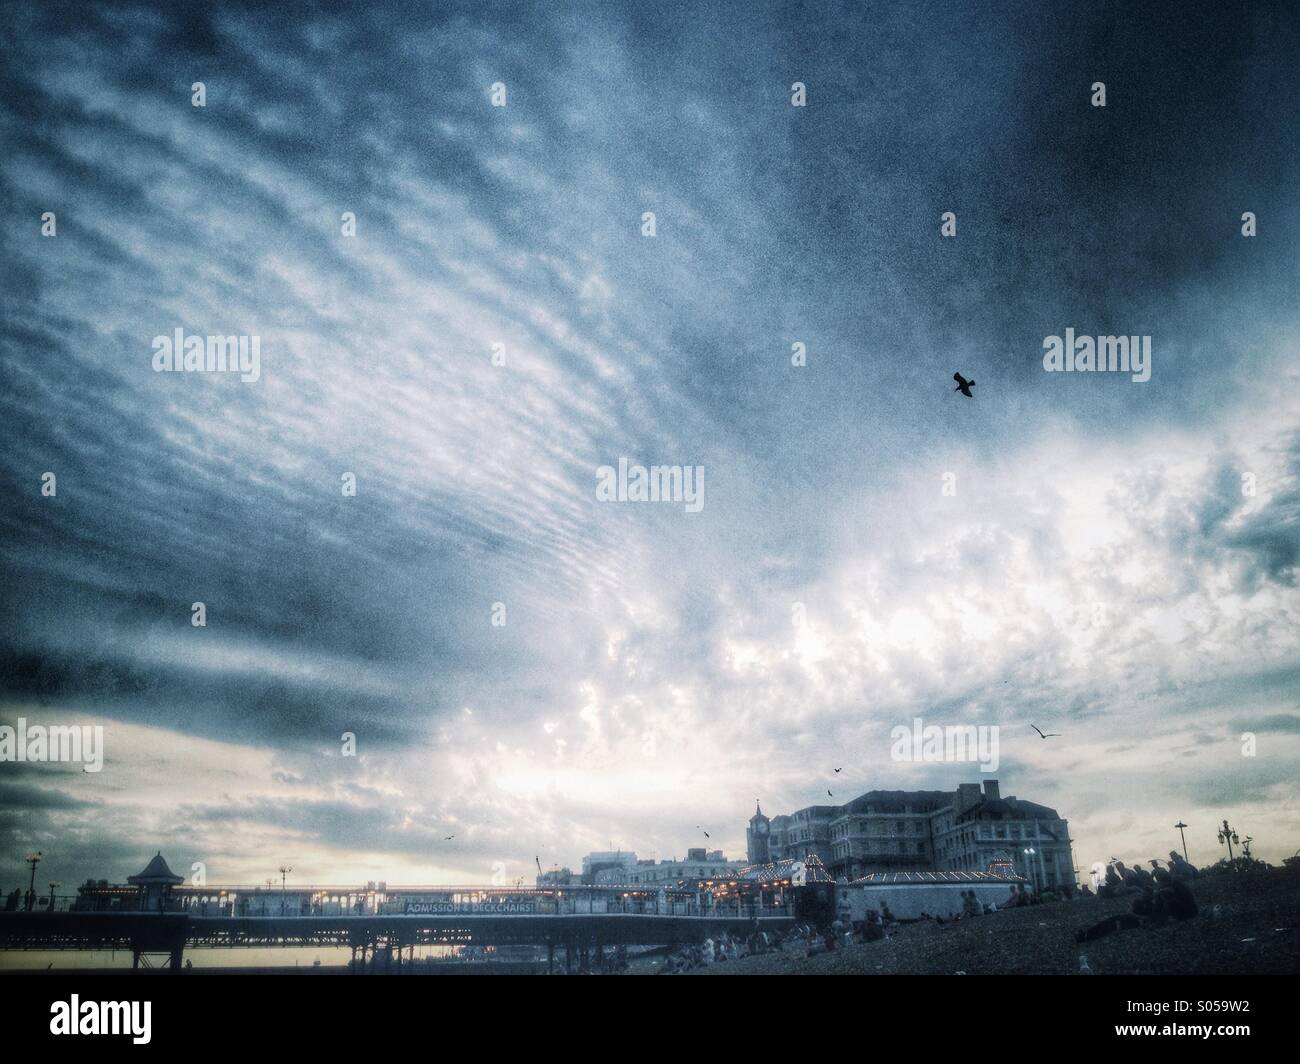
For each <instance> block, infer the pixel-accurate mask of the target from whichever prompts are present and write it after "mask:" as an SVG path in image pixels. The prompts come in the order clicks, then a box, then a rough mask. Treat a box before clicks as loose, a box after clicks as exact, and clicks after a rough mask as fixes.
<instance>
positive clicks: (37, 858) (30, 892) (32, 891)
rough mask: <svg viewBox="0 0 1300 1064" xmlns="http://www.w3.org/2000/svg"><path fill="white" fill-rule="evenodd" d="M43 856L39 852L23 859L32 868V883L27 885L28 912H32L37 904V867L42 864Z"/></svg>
mask: <svg viewBox="0 0 1300 1064" xmlns="http://www.w3.org/2000/svg"><path fill="white" fill-rule="evenodd" d="M41 856H42V855H41V851H40V850H37V851H36V852H35V853H29V854H28V855H27V856H26V857H24V858H23V860H24V861H26V862H27V863H28V864H29V865H31V866H32V878H31V882H30V883H28V884H27V911H28V912H31V911H32V907H33V906H35V904H36V866H37V865H38V864H40V863H41Z"/></svg>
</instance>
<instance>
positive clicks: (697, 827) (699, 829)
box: [695, 824, 712, 839]
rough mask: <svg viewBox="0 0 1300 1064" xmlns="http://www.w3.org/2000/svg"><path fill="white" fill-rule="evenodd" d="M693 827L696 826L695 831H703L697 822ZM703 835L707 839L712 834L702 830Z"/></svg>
mask: <svg viewBox="0 0 1300 1064" xmlns="http://www.w3.org/2000/svg"><path fill="white" fill-rule="evenodd" d="M695 828H696V830H697V831H704V829H703V828H702V827H700V825H699V824H696V825H695ZM704 837H705V838H706V839H708V838H712V836H711V835H710V834H709V833H708V832H707V831H704Z"/></svg>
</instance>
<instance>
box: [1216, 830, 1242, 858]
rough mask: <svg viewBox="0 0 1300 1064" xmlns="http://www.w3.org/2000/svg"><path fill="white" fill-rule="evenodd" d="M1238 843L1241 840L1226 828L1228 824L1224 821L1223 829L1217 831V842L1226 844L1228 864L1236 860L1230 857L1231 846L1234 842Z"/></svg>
mask: <svg viewBox="0 0 1300 1064" xmlns="http://www.w3.org/2000/svg"><path fill="white" fill-rule="evenodd" d="M1240 841H1241V840H1240V839H1239V838H1237V833H1236V832H1235V831H1233V830H1232V828H1230V827H1229V826H1228V822H1227V821H1226V820H1225V821H1224V822H1223V827H1221V828H1220V829H1219V842H1221V843H1226V844H1227V847H1228V864H1232V862H1233V861H1235V860H1236V858H1235V857H1233V855H1232V844H1233V843H1234V842H1240Z"/></svg>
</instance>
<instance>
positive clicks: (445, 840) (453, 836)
mask: <svg viewBox="0 0 1300 1064" xmlns="http://www.w3.org/2000/svg"><path fill="white" fill-rule="evenodd" d="M455 837H456V836H455V835H448V836H447V837H446V838H445V839H443V840H442V841H443V842H451V840H452V839H454V838H455Z"/></svg>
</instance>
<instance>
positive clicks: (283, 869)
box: [280, 865, 293, 916]
mask: <svg viewBox="0 0 1300 1064" xmlns="http://www.w3.org/2000/svg"><path fill="white" fill-rule="evenodd" d="M292 871H293V869H292V868H290V867H288V866H287V865H281V866H280V915H281V916H283V915H284V901H285V889H286V888H285V882H286V880H287V879H288V878H289V873H290V872H292Z"/></svg>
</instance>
